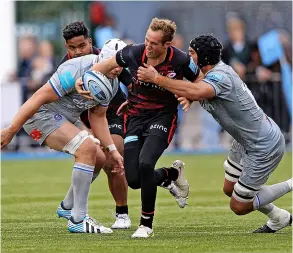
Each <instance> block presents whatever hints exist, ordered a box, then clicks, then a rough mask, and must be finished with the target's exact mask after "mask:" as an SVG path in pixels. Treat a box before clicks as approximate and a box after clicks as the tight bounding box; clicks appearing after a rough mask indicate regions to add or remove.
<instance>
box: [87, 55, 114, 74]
mask: <svg viewBox="0 0 293 253" xmlns="http://www.w3.org/2000/svg"><path fill="white" fill-rule="evenodd" d="M117 67H120V66H119V65H118V64H117V62H116V56H113V57H111V58H109V59H106V60H104V61H101V62H98V63H95V64H94V66H93V67H92V68H91V70H94V71H99V72H101V73H103V74H104V75H106V74H108V73H109V72H110V71H111V70H113V69H115V68H117Z"/></svg>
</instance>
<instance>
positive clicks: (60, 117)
mask: <svg viewBox="0 0 293 253" xmlns="http://www.w3.org/2000/svg"><path fill="white" fill-rule="evenodd" d="M54 119H55V120H56V121H59V120H61V119H62V116H61V115H60V114H58V113H56V114H55V115H54Z"/></svg>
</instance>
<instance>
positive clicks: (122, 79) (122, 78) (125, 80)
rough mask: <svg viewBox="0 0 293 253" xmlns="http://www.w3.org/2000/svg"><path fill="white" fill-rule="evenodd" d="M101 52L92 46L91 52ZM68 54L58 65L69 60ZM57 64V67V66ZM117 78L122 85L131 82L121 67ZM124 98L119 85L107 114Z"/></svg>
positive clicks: (127, 73)
mask: <svg viewBox="0 0 293 253" xmlns="http://www.w3.org/2000/svg"><path fill="white" fill-rule="evenodd" d="M100 52H101V50H100V49H99V48H96V47H93V54H96V55H99V54H100ZM70 59H71V58H70V55H69V54H66V55H65V56H64V57H63V59H62V60H61V62H60V64H59V66H60V65H61V64H62V63H64V62H66V61H67V60H70ZM59 66H58V67H59ZM118 80H119V81H120V82H121V83H123V84H124V85H126V86H128V85H129V84H131V81H132V80H131V75H130V73H129V72H128V71H127V70H126V69H124V68H123V70H122V72H121V74H120V75H119V76H118ZM125 100H126V98H125V95H124V93H123V91H122V90H121V88H120V87H119V89H118V91H117V93H116V95H115V96H114V97H113V99H112V100H111V102H110V104H109V107H108V110H107V114H110V113H111V110H115V111H117V109H118V108H119V106H120V105H121V104H122V103H124V102H125Z"/></svg>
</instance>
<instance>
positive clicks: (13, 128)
mask: <svg viewBox="0 0 293 253" xmlns="http://www.w3.org/2000/svg"><path fill="white" fill-rule="evenodd" d="M58 99H59V97H58V95H57V94H56V93H55V91H54V90H53V88H52V87H51V85H50V84H49V83H46V84H45V85H44V86H42V87H41V88H40V89H39V90H37V91H36V92H35V93H34V94H33V96H32V97H30V98H29V99H28V100H27V101H26V102H25V103H24V104H23V105H22V106H21V107H20V109H19V111H18V112H17V114H16V115H15V117H14V118H13V120H12V122H11V124H10V126H9V127H7V128H5V129H3V130H1V149H2V148H3V147H5V146H6V145H7V144H9V143H10V141H11V140H12V138H13V137H14V135H15V134H16V133H17V132H18V131H19V130H20V129H21V128H22V126H23V125H24V123H25V122H26V121H27V120H28V119H30V118H31V117H32V116H33V115H34V114H35V113H36V112H37V111H38V110H39V108H40V107H41V105H43V104H47V103H50V102H53V101H56V100H58Z"/></svg>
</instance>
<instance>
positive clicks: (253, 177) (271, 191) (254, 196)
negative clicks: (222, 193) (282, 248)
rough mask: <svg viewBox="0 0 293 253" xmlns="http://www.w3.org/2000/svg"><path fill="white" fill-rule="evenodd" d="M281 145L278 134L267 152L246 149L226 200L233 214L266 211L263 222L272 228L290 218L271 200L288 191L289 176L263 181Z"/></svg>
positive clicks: (275, 163)
mask: <svg viewBox="0 0 293 253" xmlns="http://www.w3.org/2000/svg"><path fill="white" fill-rule="evenodd" d="M284 148H285V142H284V138H283V136H281V138H280V139H279V141H278V143H277V144H276V145H275V146H274V147H272V149H271V150H270V151H269V152H267V153H263V152H246V153H245V155H244V156H243V165H244V166H243V173H242V174H241V176H240V178H239V180H238V182H237V183H236V184H235V186H234V191H233V194H232V197H231V201H230V207H231V209H232V210H233V211H234V213H236V214H237V215H245V214H247V213H250V212H252V211H254V210H259V211H261V212H262V213H264V214H266V215H267V216H268V217H269V218H270V221H269V222H268V223H267V225H269V226H270V228H271V230H272V231H277V230H279V229H282V228H284V227H286V226H288V225H289V224H290V223H291V222H292V217H291V215H290V213H289V212H287V211H286V210H283V209H280V208H278V207H276V206H274V205H273V204H271V203H272V202H273V201H275V200H276V199H279V198H280V197H282V196H283V195H284V194H286V193H288V192H290V191H292V179H289V180H287V181H285V182H281V183H278V184H274V185H270V186H266V185H264V183H265V182H266V181H267V179H268V177H269V176H270V174H271V173H272V172H273V171H274V169H275V168H276V167H277V166H278V164H279V162H280V161H281V159H282V157H283V153H284Z"/></svg>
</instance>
